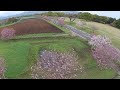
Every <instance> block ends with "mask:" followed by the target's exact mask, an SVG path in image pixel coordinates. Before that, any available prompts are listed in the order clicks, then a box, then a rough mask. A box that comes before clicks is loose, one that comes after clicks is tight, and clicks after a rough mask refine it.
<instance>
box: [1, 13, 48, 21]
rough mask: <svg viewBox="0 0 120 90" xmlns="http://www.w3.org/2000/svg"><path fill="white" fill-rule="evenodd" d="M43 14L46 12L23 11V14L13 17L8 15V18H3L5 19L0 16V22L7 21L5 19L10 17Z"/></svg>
mask: <svg viewBox="0 0 120 90" xmlns="http://www.w3.org/2000/svg"><path fill="white" fill-rule="evenodd" d="M44 12H47V11H25V12H22V13H20V14H15V15H10V16H5V17H4V16H1V17H0V20H3V19H7V18H10V17H18V16H26V15H34V14H41V13H44Z"/></svg>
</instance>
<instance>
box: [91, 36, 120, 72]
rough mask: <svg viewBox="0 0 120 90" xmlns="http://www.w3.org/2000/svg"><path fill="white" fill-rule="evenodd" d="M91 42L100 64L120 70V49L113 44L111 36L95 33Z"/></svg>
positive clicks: (93, 52)
mask: <svg viewBox="0 0 120 90" xmlns="http://www.w3.org/2000/svg"><path fill="white" fill-rule="evenodd" d="M89 44H90V45H92V49H91V50H92V55H93V57H94V58H95V59H96V61H97V63H98V66H100V67H101V68H105V69H107V68H112V69H114V70H116V71H120V68H119V64H118V63H119V61H120V50H119V49H118V48H116V47H114V46H113V45H112V44H111V41H110V39H109V38H107V37H105V36H104V37H102V36H100V35H98V36H95V35H94V36H93V37H92V38H91V40H90V41H89Z"/></svg>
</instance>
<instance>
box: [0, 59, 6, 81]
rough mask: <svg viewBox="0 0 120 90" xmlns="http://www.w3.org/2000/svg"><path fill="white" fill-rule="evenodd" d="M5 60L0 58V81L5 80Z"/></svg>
mask: <svg viewBox="0 0 120 90" xmlns="http://www.w3.org/2000/svg"><path fill="white" fill-rule="evenodd" d="M5 70H6V69H5V60H4V58H0V79H5V76H4V73H5Z"/></svg>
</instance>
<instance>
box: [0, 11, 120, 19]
mask: <svg viewBox="0 0 120 90" xmlns="http://www.w3.org/2000/svg"><path fill="white" fill-rule="evenodd" d="M22 12H24V11H0V16H9V15H14V14H19V13H22ZM83 12H90V13H92V14H98V15H101V16H109V17H113V18H116V19H118V18H120V11H83Z"/></svg>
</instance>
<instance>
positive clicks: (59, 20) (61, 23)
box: [58, 18, 65, 27]
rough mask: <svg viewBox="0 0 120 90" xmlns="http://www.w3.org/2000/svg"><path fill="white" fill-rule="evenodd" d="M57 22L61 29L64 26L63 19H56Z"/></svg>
mask: <svg viewBox="0 0 120 90" xmlns="http://www.w3.org/2000/svg"><path fill="white" fill-rule="evenodd" d="M58 22H59V24H60V26H61V27H62V26H64V25H65V20H64V18H59V19H58Z"/></svg>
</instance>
